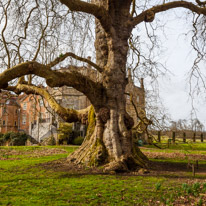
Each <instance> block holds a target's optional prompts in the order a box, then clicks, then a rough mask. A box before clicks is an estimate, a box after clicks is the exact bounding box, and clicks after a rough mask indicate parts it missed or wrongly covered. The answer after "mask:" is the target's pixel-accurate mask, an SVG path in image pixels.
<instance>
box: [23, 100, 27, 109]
mask: <svg viewBox="0 0 206 206" xmlns="http://www.w3.org/2000/svg"><path fill="white" fill-rule="evenodd" d="M26 109H27V103H26V102H24V103H23V110H26Z"/></svg>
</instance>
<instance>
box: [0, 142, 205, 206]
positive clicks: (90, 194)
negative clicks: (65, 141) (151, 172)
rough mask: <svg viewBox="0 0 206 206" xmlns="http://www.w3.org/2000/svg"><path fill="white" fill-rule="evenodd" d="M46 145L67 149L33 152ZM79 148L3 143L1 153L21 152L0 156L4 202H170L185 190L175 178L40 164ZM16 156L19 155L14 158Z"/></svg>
mask: <svg viewBox="0 0 206 206" xmlns="http://www.w3.org/2000/svg"><path fill="white" fill-rule="evenodd" d="M45 148H46V149H62V150H65V151H66V153H65V152H64V153H58V154H52V155H49V156H31V154H32V152H37V151H42V150H44V149H45ZM76 148H77V147H69V146H66V147H62V146H59V147H56V146H55V147H0V157H1V155H2V151H4V152H3V153H5V150H6V151H10V152H11V151H12V150H13V151H18V152H19V153H18V154H17V155H11V156H8V159H4V160H0V205H15V206H24V205H25V206H28V205H29V206H32V205H35V206H36V205H37V206H38V205H41V206H44V205H45V206H46V205H54V206H55V205H56V206H57V205H58V206H61V205H155V204H156V205H158V204H159V202H161V203H165V204H166V202H167V203H168V205H169V204H170V202H172V201H174V200H175V199H176V197H177V196H178V195H179V196H180V195H183V194H184V190H183V189H182V182H181V181H177V180H176V179H175V178H169V177H164V176H157V177H154V176H134V175H128V176H127V175H105V174H102V175H100V174H84V175H81V174H76V173H72V172H66V171H63V172H61V171H56V170H52V169H45V168H44V167H41V166H40V165H39V164H40V163H45V162H49V161H53V160H58V159H61V158H65V157H67V156H68V154H69V153H71V152H72V151H74V150H75V149H76ZM26 153H28V154H29V155H26ZM14 157H15V158H16V159H12V158H14ZM185 187H186V186H185ZM188 187H189V186H188ZM184 189H185V188H184ZM188 190H189V189H188ZM177 191H179V193H178V194H177ZM200 192H201V191H200ZM200 192H199V193H200ZM158 201H159V202H158Z"/></svg>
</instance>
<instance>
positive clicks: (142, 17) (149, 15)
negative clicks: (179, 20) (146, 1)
mask: <svg viewBox="0 0 206 206" xmlns="http://www.w3.org/2000/svg"><path fill="white" fill-rule="evenodd" d="M178 7H182V8H186V9H189V10H190V11H192V12H195V13H197V14H204V15H206V8H201V7H199V6H196V5H194V4H193V3H191V2H187V1H174V2H169V3H166V4H162V5H158V6H154V7H152V8H150V9H148V10H146V11H143V12H142V13H141V14H139V15H138V16H136V17H135V18H133V20H132V23H131V26H132V27H135V26H136V25H137V24H140V23H141V22H143V21H145V22H152V21H153V20H154V18H155V14H157V13H160V12H164V11H167V10H170V9H174V8H178Z"/></svg>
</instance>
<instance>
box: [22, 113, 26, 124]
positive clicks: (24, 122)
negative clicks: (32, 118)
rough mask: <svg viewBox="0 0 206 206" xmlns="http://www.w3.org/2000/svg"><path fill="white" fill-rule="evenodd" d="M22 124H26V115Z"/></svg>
mask: <svg viewBox="0 0 206 206" xmlns="http://www.w3.org/2000/svg"><path fill="white" fill-rule="evenodd" d="M22 124H26V115H23V116H22Z"/></svg>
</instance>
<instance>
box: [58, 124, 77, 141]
mask: <svg viewBox="0 0 206 206" xmlns="http://www.w3.org/2000/svg"><path fill="white" fill-rule="evenodd" d="M72 125H73V124H71V123H67V122H61V123H60V124H59V128H58V131H59V134H58V139H59V143H60V144H61V143H63V142H64V141H66V142H71V141H72V136H73V134H72Z"/></svg>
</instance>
